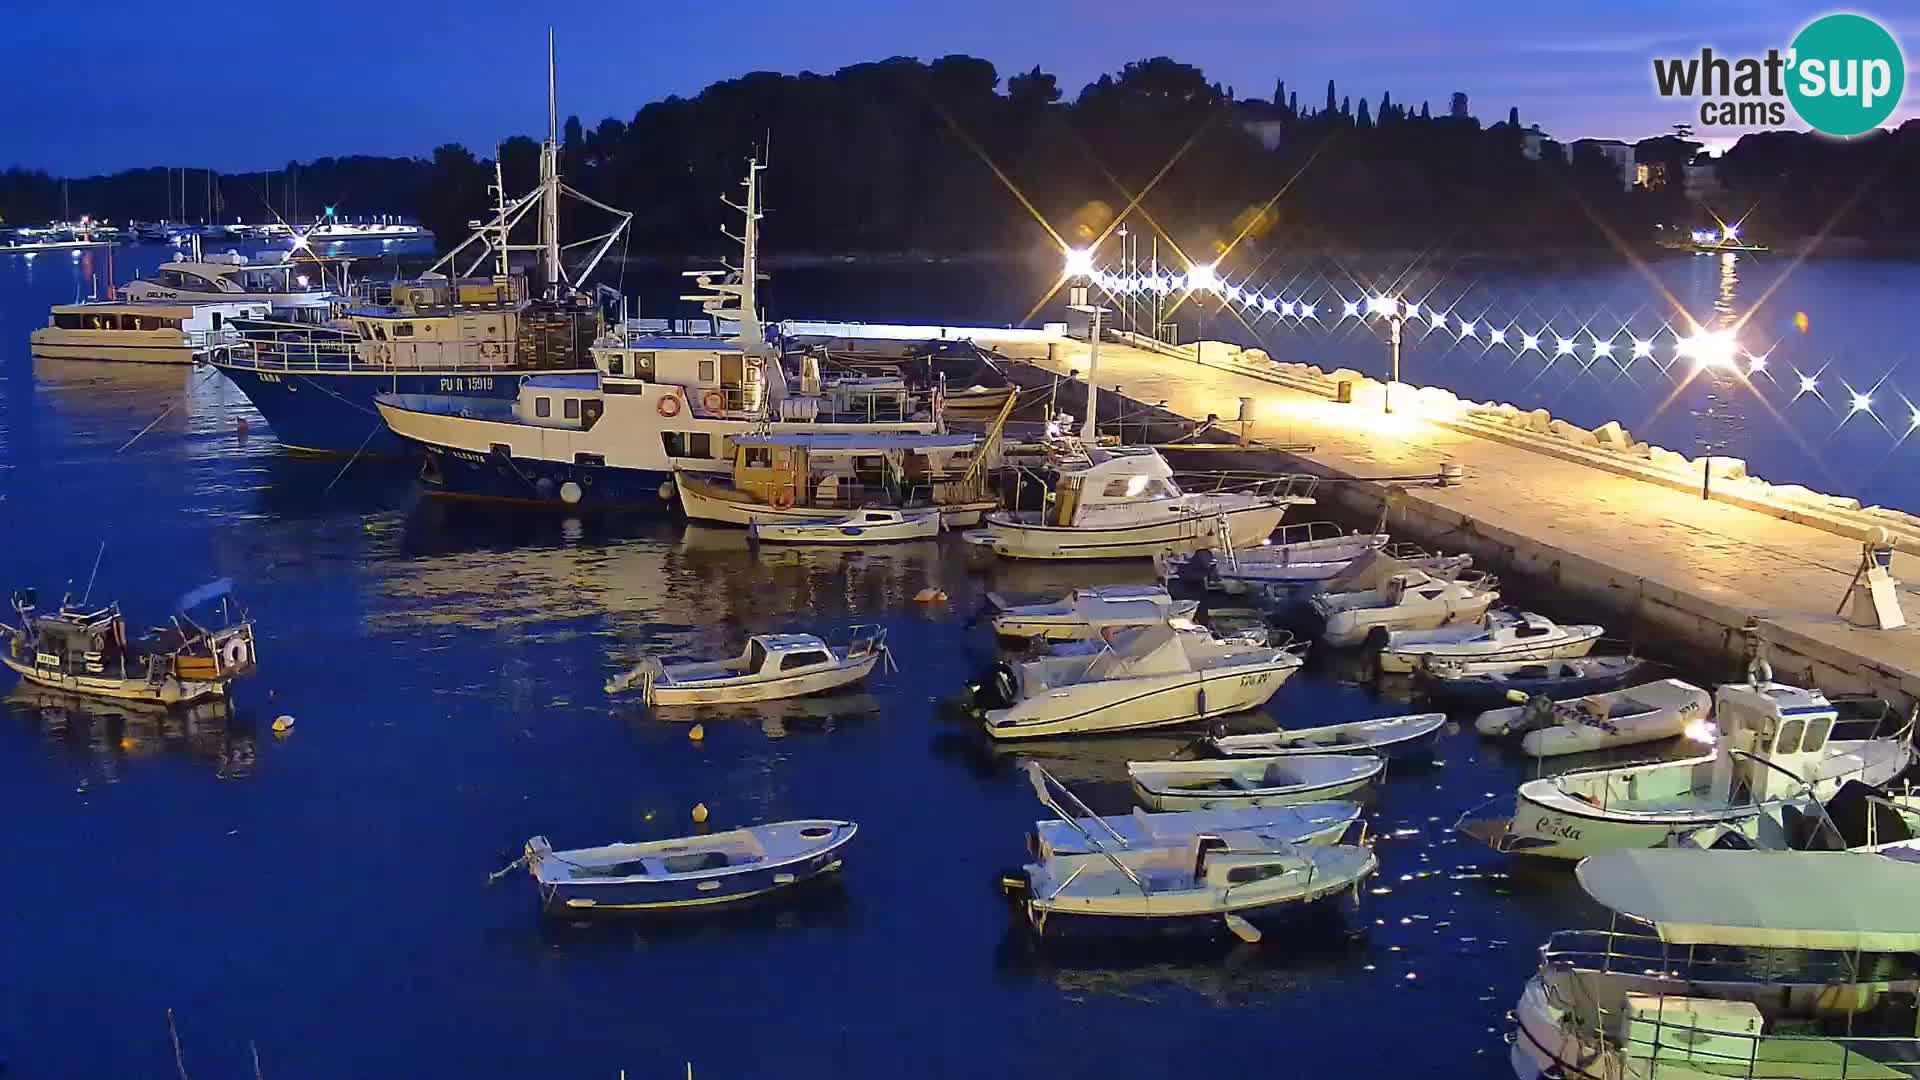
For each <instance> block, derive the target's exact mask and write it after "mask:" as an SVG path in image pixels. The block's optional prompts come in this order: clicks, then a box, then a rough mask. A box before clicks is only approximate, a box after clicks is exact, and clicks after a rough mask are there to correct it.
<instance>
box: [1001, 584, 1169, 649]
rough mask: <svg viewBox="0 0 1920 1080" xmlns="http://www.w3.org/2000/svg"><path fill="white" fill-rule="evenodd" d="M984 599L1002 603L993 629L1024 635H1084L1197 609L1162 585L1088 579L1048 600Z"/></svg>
mask: <svg viewBox="0 0 1920 1080" xmlns="http://www.w3.org/2000/svg"><path fill="white" fill-rule="evenodd" d="M987 599H988V601H990V602H991V603H992V604H993V605H994V606H995V607H997V608H999V609H1000V613H999V614H998V615H995V616H994V617H993V632H994V633H995V634H996V635H998V636H1000V637H1005V638H1018V639H1022V640H1027V641H1032V640H1036V639H1038V640H1041V641H1081V640H1087V639H1090V638H1096V637H1099V636H1100V635H1101V634H1103V633H1104V632H1105V631H1107V630H1109V629H1112V628H1114V627H1139V626H1152V625H1155V624H1158V623H1164V622H1166V621H1168V620H1169V619H1191V618H1193V616H1194V614H1195V613H1196V612H1198V611H1199V609H1200V605H1199V603H1198V602H1197V601H1193V600H1175V599H1174V598H1173V597H1172V596H1171V595H1170V594H1169V593H1168V592H1167V590H1166V588H1165V587H1163V586H1160V585H1092V586H1087V587H1085V588H1079V589H1074V590H1072V591H1071V592H1069V593H1067V595H1066V596H1065V597H1063V598H1061V599H1059V600H1056V601H1053V602H1052V603H1046V604H1008V603H1006V602H1005V601H1004V600H1003V599H1002V598H1001V597H1000V596H999V595H998V594H991V593H990V594H988V596H987Z"/></svg>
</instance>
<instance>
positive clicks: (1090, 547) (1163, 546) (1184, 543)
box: [974, 502, 1288, 559]
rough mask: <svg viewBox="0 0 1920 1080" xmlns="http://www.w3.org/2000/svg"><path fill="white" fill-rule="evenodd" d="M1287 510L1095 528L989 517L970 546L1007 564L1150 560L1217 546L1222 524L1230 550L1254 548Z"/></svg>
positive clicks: (1266, 508) (1263, 507)
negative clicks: (1020, 561) (1019, 561)
mask: <svg viewBox="0 0 1920 1080" xmlns="http://www.w3.org/2000/svg"><path fill="white" fill-rule="evenodd" d="M1287 506H1288V504H1287V503H1284V502H1275V503H1261V504H1256V505H1251V506H1245V507H1239V508H1235V509H1229V510H1218V511H1210V512H1196V513H1177V514H1169V515H1167V517H1166V518H1165V519H1164V520H1157V521H1153V522H1148V523H1141V522H1134V523H1130V524H1126V525H1112V526H1102V527H1098V528H1063V527H1055V526H1048V525H1030V524H1026V523H1023V522H1020V521H1018V520H1016V519H1014V518H1013V517H1011V516H1008V515H989V516H988V518H987V525H988V531H987V532H986V533H985V534H984V535H981V536H979V537H977V538H976V539H975V540H974V542H975V543H978V544H979V545H981V546H982V547H986V548H990V549H992V551H993V553H994V554H996V555H999V556H1001V557H1003V558H1008V559H1151V558H1153V557H1154V556H1155V555H1164V554H1169V553H1180V552H1190V551H1195V550H1198V549H1200V548H1203V547H1217V546H1219V544H1220V542H1221V540H1220V535H1219V534H1220V523H1221V522H1222V521H1223V520H1224V521H1225V522H1226V529H1227V534H1228V536H1229V537H1231V542H1232V543H1233V544H1234V545H1235V546H1241V547H1251V546H1253V545H1256V544H1259V543H1261V542H1262V541H1264V540H1265V539H1266V538H1267V537H1269V536H1271V535H1273V531H1274V530H1275V529H1277V528H1279V527H1280V519H1281V518H1283V517H1285V516H1286V513H1287Z"/></svg>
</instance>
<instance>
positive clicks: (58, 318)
mask: <svg viewBox="0 0 1920 1080" xmlns="http://www.w3.org/2000/svg"><path fill="white" fill-rule="evenodd" d="M53 325H54V327H55V329H59V330H85V329H86V328H87V317H86V316H85V315H81V314H78V313H75V314H72V315H68V314H65V313H61V314H58V315H55V316H54V317H53Z"/></svg>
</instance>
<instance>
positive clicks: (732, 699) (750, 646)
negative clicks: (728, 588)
mask: <svg viewBox="0 0 1920 1080" xmlns="http://www.w3.org/2000/svg"><path fill="white" fill-rule="evenodd" d="M886 657H887V632H886V631H885V630H883V629H881V628H880V627H877V626H855V627H853V628H852V629H851V630H850V631H849V637H848V641H847V644H845V645H842V646H839V647H835V646H830V645H828V644H827V643H826V642H825V641H823V640H821V639H820V638H818V637H816V636H814V635H813V634H755V635H753V636H752V637H750V638H748V639H747V646H746V648H744V649H742V650H741V651H740V655H739V656H735V657H732V658H731V659H727V660H707V661H697V662H693V663H682V664H666V663H662V662H661V661H660V660H659V659H658V658H656V657H648V658H647V659H645V660H642V661H641V662H640V663H639V664H637V665H635V666H634V667H633V668H632V669H630V670H628V671H626V672H625V673H623V674H620V675H617V676H615V677H614V678H612V679H610V680H608V681H607V685H606V691H607V693H609V694H617V693H620V692H622V691H625V690H630V689H632V688H633V687H635V686H638V687H639V688H640V692H641V696H642V698H643V700H645V701H646V703H647V704H648V705H659V706H672V705H721V704H732V703H736V702H746V701H779V700H782V699H784V698H796V697H805V696H807V695H809V694H823V693H826V692H828V691H831V690H838V689H841V688H842V687H847V686H852V685H853V684H855V683H857V682H860V681H861V680H863V679H865V678H866V677H867V676H868V675H870V674H872V673H873V669H874V668H875V667H877V666H878V665H879V664H880V663H881V662H882V660H884V659H885V658H886Z"/></svg>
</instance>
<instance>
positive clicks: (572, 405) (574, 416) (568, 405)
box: [560, 397, 580, 420]
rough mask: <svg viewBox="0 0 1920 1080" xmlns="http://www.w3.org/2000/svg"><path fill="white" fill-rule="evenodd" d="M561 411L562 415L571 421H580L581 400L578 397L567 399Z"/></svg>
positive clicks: (562, 404)
mask: <svg viewBox="0 0 1920 1080" xmlns="http://www.w3.org/2000/svg"><path fill="white" fill-rule="evenodd" d="M560 411H561V414H562V415H564V416H565V417H566V418H567V419H569V420H578V419H580V399H579V398H577V397H570V398H567V399H566V400H565V401H564V402H562V403H561V410H560Z"/></svg>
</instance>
